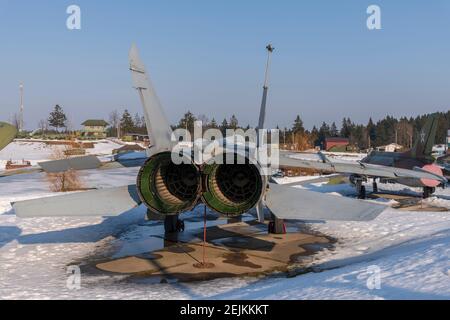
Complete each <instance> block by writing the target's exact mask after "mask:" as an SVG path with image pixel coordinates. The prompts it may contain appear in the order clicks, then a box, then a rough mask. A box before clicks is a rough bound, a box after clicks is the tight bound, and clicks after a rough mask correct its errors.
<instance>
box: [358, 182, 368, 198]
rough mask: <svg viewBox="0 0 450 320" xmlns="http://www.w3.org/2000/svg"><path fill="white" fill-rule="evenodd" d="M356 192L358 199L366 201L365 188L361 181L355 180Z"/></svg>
mask: <svg viewBox="0 0 450 320" xmlns="http://www.w3.org/2000/svg"><path fill="white" fill-rule="evenodd" d="M356 192H358V199H366V186H363V184H362V180H356Z"/></svg>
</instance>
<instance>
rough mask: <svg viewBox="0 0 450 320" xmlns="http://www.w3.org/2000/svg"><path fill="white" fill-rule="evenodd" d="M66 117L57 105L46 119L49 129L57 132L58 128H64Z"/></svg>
mask: <svg viewBox="0 0 450 320" xmlns="http://www.w3.org/2000/svg"><path fill="white" fill-rule="evenodd" d="M66 122H67V117H66V115H65V113H64V111H63V109H62V108H61V107H60V106H59V105H58V104H57V105H56V106H55V108H54V109H53V111H52V112H50V117H49V118H48V123H49V125H50V126H51V127H53V128H55V129H56V130H57V131H58V132H59V128H65V127H66Z"/></svg>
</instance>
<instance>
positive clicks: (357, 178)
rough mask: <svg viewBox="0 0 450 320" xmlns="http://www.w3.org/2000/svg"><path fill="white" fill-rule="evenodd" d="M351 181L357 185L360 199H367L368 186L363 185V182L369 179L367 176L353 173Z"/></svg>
mask: <svg viewBox="0 0 450 320" xmlns="http://www.w3.org/2000/svg"><path fill="white" fill-rule="evenodd" d="M350 182H351V183H352V184H353V185H354V186H355V187H356V192H357V193H358V199H366V186H364V185H363V182H367V179H366V178H365V177H361V176H357V175H352V176H350Z"/></svg>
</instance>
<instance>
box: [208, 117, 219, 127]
mask: <svg viewBox="0 0 450 320" xmlns="http://www.w3.org/2000/svg"><path fill="white" fill-rule="evenodd" d="M209 126H210V127H211V128H212V129H217V128H218V126H217V122H216V119H214V118H213V119H212V120H211V123H210V125H209Z"/></svg>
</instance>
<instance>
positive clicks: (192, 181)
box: [137, 152, 201, 215]
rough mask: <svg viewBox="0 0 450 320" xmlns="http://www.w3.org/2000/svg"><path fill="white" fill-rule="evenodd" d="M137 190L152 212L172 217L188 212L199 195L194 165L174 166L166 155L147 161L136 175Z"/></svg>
mask: <svg viewBox="0 0 450 320" xmlns="http://www.w3.org/2000/svg"><path fill="white" fill-rule="evenodd" d="M137 189H138V193H139V197H140V198H141V200H142V202H143V203H144V204H145V205H146V206H147V207H148V208H149V209H150V210H152V211H153V212H156V213H159V214H163V215H176V214H179V213H181V212H183V211H188V210H191V209H192V208H194V207H195V205H196V204H197V202H198V200H199V198H200V194H201V175H200V171H199V169H198V167H197V166H196V165H195V164H194V163H191V164H180V165H177V164H174V163H173V162H172V159H171V153H170V152H163V153H159V154H156V155H154V156H152V157H150V158H149V159H148V160H147V161H146V163H145V164H144V165H143V166H142V168H141V170H140V171H139V174H138V178H137Z"/></svg>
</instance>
